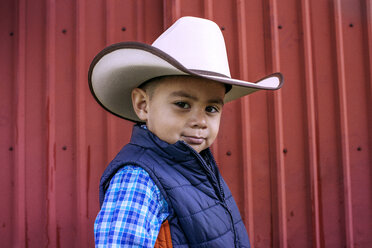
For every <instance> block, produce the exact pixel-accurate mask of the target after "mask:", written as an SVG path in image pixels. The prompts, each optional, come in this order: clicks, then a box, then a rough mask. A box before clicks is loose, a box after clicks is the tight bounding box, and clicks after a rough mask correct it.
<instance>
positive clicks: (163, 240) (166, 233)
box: [154, 220, 173, 248]
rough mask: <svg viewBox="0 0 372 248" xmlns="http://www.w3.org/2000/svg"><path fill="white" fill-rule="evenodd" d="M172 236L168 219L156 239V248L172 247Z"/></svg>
mask: <svg viewBox="0 0 372 248" xmlns="http://www.w3.org/2000/svg"><path fill="white" fill-rule="evenodd" d="M172 247H173V245H172V238H171V233H170V227H169V223H168V221H167V220H166V221H165V222H164V223H163V224H162V225H161V227H160V231H159V234H158V238H157V239H156V242H155V246H154V248H172Z"/></svg>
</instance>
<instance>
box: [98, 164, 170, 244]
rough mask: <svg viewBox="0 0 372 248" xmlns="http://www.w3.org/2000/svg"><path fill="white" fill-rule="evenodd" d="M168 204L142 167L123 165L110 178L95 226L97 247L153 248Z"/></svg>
mask: <svg viewBox="0 0 372 248" xmlns="http://www.w3.org/2000/svg"><path fill="white" fill-rule="evenodd" d="M168 215H169V211H168V204H167V202H166V201H165V199H164V197H163V195H162V194H161V193H160V190H159V188H158V187H157V186H156V185H155V183H154V182H153V181H152V179H151V178H150V176H149V174H148V173H147V172H146V171H145V170H143V169H142V168H139V167H135V166H125V167H124V168H122V169H121V170H119V171H118V172H117V173H116V174H115V176H114V177H113V178H112V179H111V182H110V186H109V188H108V190H107V192H106V195H105V200H104V202H103V205H102V208H101V211H100V212H99V213H98V215H97V218H96V221H95V223H94V234H95V243H96V247H154V245H155V241H156V239H157V236H158V233H159V230H160V226H161V224H162V222H163V221H164V220H165V219H166V218H167V217H168Z"/></svg>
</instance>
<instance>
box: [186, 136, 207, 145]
mask: <svg viewBox="0 0 372 248" xmlns="http://www.w3.org/2000/svg"><path fill="white" fill-rule="evenodd" d="M182 139H183V140H184V141H185V142H186V143H187V144H189V145H200V144H202V143H203V142H204V141H205V138H204V137H197V136H182Z"/></svg>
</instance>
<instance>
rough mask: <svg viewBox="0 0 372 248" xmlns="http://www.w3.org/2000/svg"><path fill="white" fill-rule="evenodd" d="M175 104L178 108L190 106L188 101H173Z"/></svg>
mask: <svg viewBox="0 0 372 248" xmlns="http://www.w3.org/2000/svg"><path fill="white" fill-rule="evenodd" d="M174 104H175V105H176V106H178V107H180V108H183V109H187V108H190V104H188V103H185V102H176V103H174Z"/></svg>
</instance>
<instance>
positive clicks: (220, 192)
mask: <svg viewBox="0 0 372 248" xmlns="http://www.w3.org/2000/svg"><path fill="white" fill-rule="evenodd" d="M182 144H184V145H185V146H186V147H188V148H189V149H190V150H191V152H192V153H193V154H194V155H195V156H196V158H197V159H198V160H199V161H200V162H201V164H202V166H203V168H204V169H205V170H206V171H207V172H208V174H209V175H210V176H211V177H212V180H215V181H216V182H217V185H218V188H219V189H218V197H219V198H220V201H221V205H222V206H223V207H224V208H225V209H226V210H227V212H228V213H229V216H230V220H231V225H232V231H233V234H234V246H235V248H237V247H238V240H237V235H236V229H235V224H234V218H233V216H232V212H231V209H230V208H229V206H228V205H227V203H226V200H225V192H224V191H223V188H222V185H221V180H220V177H218V178H216V175H215V174H214V172H213V171H212V169H211V168H209V166H208V165H207V164H206V162H205V161H204V159H203V157H202V156H201V155H200V154H199V153H198V152H196V151H195V150H194V149H193V148H192V147H191V146H190V145H188V144H187V143H185V142H184V141H182ZM209 157H211V156H209ZM212 159H213V161H212V162H213V163H214V164H216V161H215V160H214V158H213V157H212ZM216 165H217V164H216ZM218 174H219V173H218Z"/></svg>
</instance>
